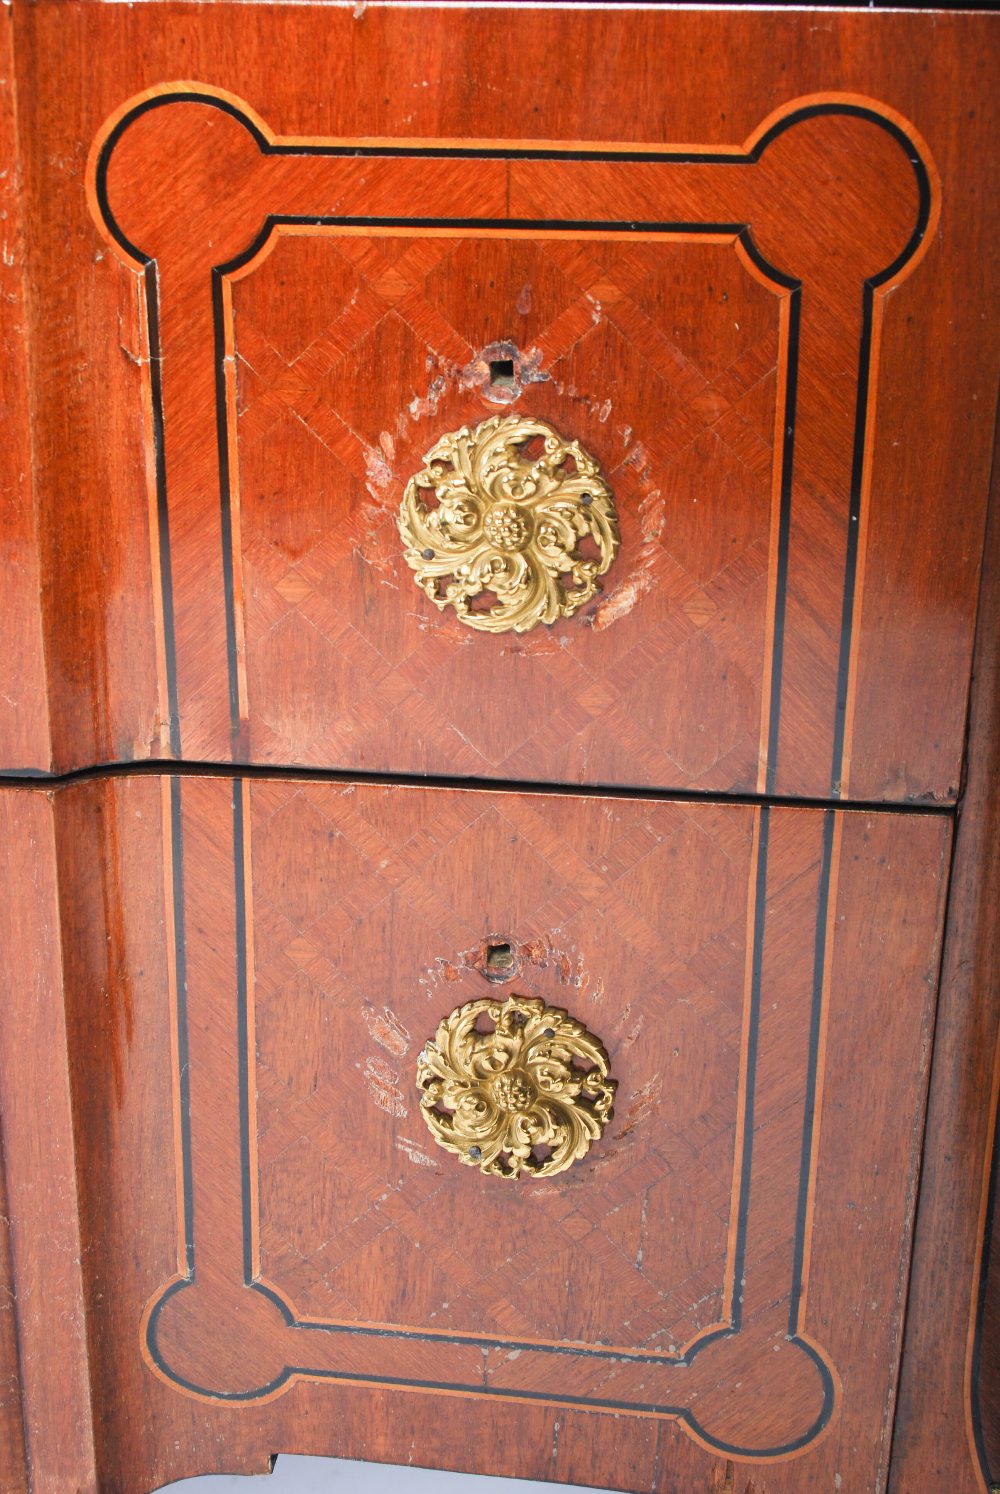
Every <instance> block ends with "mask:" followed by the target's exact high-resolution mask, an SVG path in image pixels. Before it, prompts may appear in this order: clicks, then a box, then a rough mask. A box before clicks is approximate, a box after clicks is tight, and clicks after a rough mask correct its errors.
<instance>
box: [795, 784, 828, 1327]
mask: <svg viewBox="0 0 1000 1494" xmlns="http://www.w3.org/2000/svg"><path fill="white" fill-rule="evenodd" d="M835 829H836V813H835V811H834V810H832V809H828V810H827V811H826V813H825V814H824V816H823V850H822V856H821V860H820V873H819V891H818V895H817V902H816V936H815V940H814V945H813V976H812V1002H811V1007H810V1014H809V1047H808V1057H807V1059H806V1094H805V1107H804V1113H803V1118H802V1153H801V1158H800V1162H799V1197H798V1204H797V1206H796V1210H795V1246H794V1250H793V1254H792V1291H791V1298H790V1300H789V1304H788V1331H789V1333H795V1332H796V1331H797V1329H798V1326H799V1307H800V1304H801V1301H802V1287H803V1269H804V1261H805V1250H806V1235H807V1233H808V1224H809V1220H808V1217H807V1215H808V1207H809V1189H810V1185H811V1180H812V1166H811V1163H812V1148H813V1137H814V1136H815V1133H816V1111H817V1099H818V1096H817V1093H816V1085H817V1078H818V1074H819V1058H820V1046H819V1044H820V1034H821V1032H822V1029H823V1002H824V996H825V992H824V989H823V979H824V973H825V970H826V949H827V939H828V937H829V935H828V926H829V913H830V881H831V878H832V875H833V844H834V832H835Z"/></svg>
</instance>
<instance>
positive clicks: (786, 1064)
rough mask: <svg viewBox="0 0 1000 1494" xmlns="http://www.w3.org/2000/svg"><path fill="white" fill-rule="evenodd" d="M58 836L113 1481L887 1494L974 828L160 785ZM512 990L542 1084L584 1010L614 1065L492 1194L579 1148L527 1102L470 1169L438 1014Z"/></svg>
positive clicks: (930, 819) (599, 804) (87, 806)
mask: <svg viewBox="0 0 1000 1494" xmlns="http://www.w3.org/2000/svg"><path fill="white" fill-rule="evenodd" d="M55 833H56V842H57V844H58V845H59V846H60V848H61V850H60V855H61V869H62V876H63V887H64V899H65V896H66V893H65V889H66V888H67V887H69V886H72V887H73V888H74V891H73V906H74V908H75V909H76V915H75V916H76V919H77V924H76V927H77V930H78V932H79V937H78V938H76V939H74V940H73V941H71V945H70V947H68V948H67V949H66V951H65V957H66V960H67V966H68V974H67V984H68V998H67V999H68V1010H69V1036H68V1041H69V1044H70V1055H71V1065H72V1066H73V1067H74V1069H75V1071H76V1072H77V1073H78V1074H80V1075H82V1077H83V1082H81V1083H80V1084H79V1085H78V1086H77V1089H76V1095H75V1104H76V1107H77V1114H76V1126H77V1130H78V1133H79V1134H80V1135H81V1136H83V1137H84V1138H87V1140H86V1143H85V1165H84V1166H83V1168H82V1169H81V1173H82V1184H81V1186H82V1188H83V1191H84V1198H83V1201H82V1210H81V1213H82V1218H83V1220H84V1226H85V1234H86V1238H85V1239H84V1241H83V1242H82V1243H83V1260H84V1271H85V1278H86V1285H87V1290H88V1292H89V1293H90V1299H89V1307H90V1311H91V1313H92V1315H93V1324H92V1335H91V1342H92V1351H91V1352H92V1356H93V1362H92V1364H91V1374H92V1375H93V1376H95V1377H96V1380H97V1382H98V1393H97V1403H98V1404H99V1405H100V1406H101V1407H102V1417H103V1419H104V1423H105V1433H106V1435H105V1439H104V1442H103V1456H104V1457H105V1458H106V1459H107V1460H108V1477H109V1480H110V1482H109V1483H108V1487H109V1488H118V1487H122V1488H124V1487H131V1488H133V1489H134V1488H135V1487H136V1486H137V1483H138V1482H139V1480H138V1478H137V1475H136V1470H137V1469H139V1468H141V1469H142V1470H143V1482H144V1486H145V1487H152V1486H153V1484H155V1483H156V1482H159V1481H163V1480H166V1479H168V1478H171V1477H179V1476H181V1475H182V1474H184V1473H188V1472H193V1471H195V1470H198V1471H206V1470H207V1469H210V1468H212V1467H215V1466H218V1467H220V1468H222V1467H227V1466H241V1464H242V1463H244V1462H246V1461H248V1460H249V1461H252V1460H253V1459H254V1458H255V1457H256V1458H257V1459H258V1460H259V1458H260V1457H261V1456H264V1455H266V1454H268V1453H271V1452H274V1451H280V1450H282V1449H289V1450H293V1451H307V1452H308V1451H315V1452H324V1453H335V1454H340V1455H346V1456H361V1457H376V1458H387V1459H394V1460H400V1461H406V1460H407V1458H412V1460H413V1461H416V1462H420V1463H428V1464H437V1465H440V1466H445V1467H461V1468H470V1469H474V1470H476V1471H481V1472H490V1471H498V1472H499V1471H502V1472H504V1473H508V1474H520V1475H522V1476H534V1477H547V1478H564V1479H572V1480H578V1481H581V1482H586V1483H596V1484H603V1485H608V1486H616V1487H627V1488H633V1489H650V1488H653V1487H654V1486H655V1487H656V1488H658V1489H672V1488H677V1489H684V1490H688V1489H700V1488H703V1487H709V1480H710V1479H711V1478H712V1477H713V1476H715V1472H716V1470H718V1469H720V1468H724V1467H725V1464H726V1462H727V1461H728V1460H730V1459H732V1460H735V1461H736V1462H737V1463H738V1462H740V1461H742V1460H744V1459H746V1460H751V1459H753V1460H762V1461H764V1462H765V1463H767V1464H768V1465H769V1466H768V1470H767V1489H768V1491H769V1494H771V1491H772V1490H773V1491H775V1494H782V1491H800V1490H801V1489H802V1488H803V1487H805V1486H806V1483H808V1486H809V1487H816V1488H833V1487H834V1479H835V1475H837V1474H839V1475H840V1479H841V1482H842V1486H843V1487H844V1488H845V1489H862V1488H865V1489H867V1488H873V1487H875V1486H876V1482H877V1479H878V1476H879V1472H880V1470H881V1468H882V1467H883V1464H884V1460H885V1457H886V1451H885V1446H884V1444H883V1440H882V1434H883V1422H884V1418H885V1416H886V1408H887V1406H889V1405H890V1404H891V1396H892V1392H893V1387H894V1382H895V1375H896V1369H897V1353H898V1344H899V1337H900V1327H901V1310H902V1301H903V1296H904V1288H905V1282H906V1272H907V1262H908V1248H909V1229H910V1211H911V1208H912V1202H913V1194H914V1184H915V1178H916V1172H917V1165H918V1148H919V1140H920V1135H921V1124H920V1122H921V1116H922V1107H923V1103H924V1093H925V1080H926V1064H927V1057H928V1038H929V1033H930V1026H931V1019H932V1011H933V998H934V988H935V975H936V965H937V955H938V943H939V933H940V920H941V908H942V897H943V888H944V880H945V871H946V857H947V852H948V841H949V824H948V822H947V821H946V819H944V818H943V817H941V816H939V815H933V814H931V815H927V816H922V815H916V814H907V815H899V814H892V813H883V814H869V813H864V812H861V811H848V812H834V811H822V810H816V809H792V808H780V809H770V810H768V809H762V808H753V807H748V806H741V805H736V804H727V805H720V804H715V803H710V802H699V803H675V802H665V801H660V802H652V801H646V800H637V799H629V798H593V797H588V796H585V795H557V794H529V793H520V794H519V793H494V792H492V791H489V790H486V789H470V790H461V791H459V790H455V791H449V790H444V789H424V788H418V787H398V786H395V787H382V786H378V787H375V786H365V785H360V784H357V785H344V784H341V783H330V782H305V781H294V782H286V781H274V780H269V781H261V780H258V781H253V782H247V781H240V780H232V779H222V778H198V777H186V778H184V779H173V780H163V781H160V780H155V779H151V778H148V777H146V778H138V779H132V780H128V779H124V780H118V781H116V782H107V783H104V784H94V785H80V786H76V787H73V788H71V789H68V790H66V791H64V792H62V793H61V794H60V795H58V796H57V798H56V802H55ZM95 866H99V867H100V869H101V877H100V879H95V878H94V877H93V868H94V867H95ZM102 884H103V885H102ZM91 889H93V890H91ZM88 900H92V904H93V905H92V907H91V906H89V903H88ZM109 948H110V950H111V955H110V956H109V954H108V950H109ZM109 960H110V961H111V964H110V965H109V963H108V962H109ZM109 969H110V970H111V971H112V972H113V974H112V977H111V979H110V980H109V977H108V971H109ZM95 983H98V984H95ZM101 986H103V987H104V988H105V989H106V990H107V992H108V995H107V1002H106V1003H105V1004H101V1003H96V1004H95V1001H94V991H95V989H100V988H101ZM515 997H516V998H522V1001H521V1010H522V1015H521V1018H519V1019H518V1020H519V1021H520V1030H518V1028H517V1022H516V1021H515V1025H514V1026H513V1027H511V1026H510V1025H509V1024H508V1027H507V1029H506V1030H507V1033H508V1036H509V1037H510V1043H513V1044H514V1045H515V1046H517V1045H518V1044H520V1045H521V1048H520V1049H519V1051H522V1050H523V1049H524V1047H525V1045H527V1047H528V1048H530V1047H531V1043H532V1042H535V1043H536V1051H535V1052H534V1058H535V1059H537V1060H538V1064H536V1066H535V1068H534V1069H533V1070H531V1069H530V1064H529V1070H530V1072H531V1073H533V1074H534V1076H535V1079H536V1080H538V1077H539V1075H540V1074H542V1072H543V1070H544V1068H545V1054H544V1053H543V1052H542V1051H541V1050H542V1049H543V1048H544V1046H545V1042H546V1041H549V1042H550V1047H551V1039H552V1033H553V1030H554V1029H553V1028H552V1027H551V1026H550V1025H548V1024H551V1023H553V1022H555V1021H557V1020H559V1021H561V1020H562V1019H561V1018H560V1017H559V1016H558V1014H559V1013H563V1012H565V1013H568V1015H569V1017H570V1018H572V1019H574V1020H575V1021H576V1022H577V1023H579V1024H582V1026H583V1027H585V1028H586V1029H587V1031H588V1033H589V1034H591V1035H592V1037H593V1039H595V1040H596V1047H595V1048H593V1049H588V1050H587V1051H588V1052H591V1053H592V1052H594V1051H598V1050H601V1051H603V1053H604V1054H606V1057H607V1062H608V1067H609V1069H610V1074H611V1076H612V1078H613V1080H614V1081H615V1082H616V1086H617V1087H616V1089H615V1091H614V1105H613V1115H612V1116H611V1118H610V1119H608V1120H607V1123H606V1125H605V1126H604V1128H603V1134H602V1135H600V1136H599V1137H597V1138H596V1139H594V1138H593V1137H591V1136H590V1135H588V1137H587V1142H590V1141H592V1145H590V1146H589V1149H588V1147H587V1145H586V1144H584V1145H583V1146H581V1147H580V1148H579V1149H580V1150H582V1151H585V1153H586V1154H585V1155H583V1156H581V1157H579V1158H578V1159H577V1160H575V1161H573V1162H572V1164H571V1165H569V1166H568V1167H567V1168H566V1169H565V1170H564V1171H561V1172H559V1173H558V1174H555V1175H552V1176H545V1175H539V1176H523V1175H522V1176H520V1177H516V1178H515V1177H507V1176H502V1175H500V1176H498V1175H495V1174H496V1172H500V1173H503V1172H504V1171H517V1169H518V1165H523V1167H524V1168H525V1169H529V1168H531V1167H539V1166H540V1164H541V1163H542V1162H544V1161H545V1160H546V1158H547V1156H548V1150H547V1149H546V1148H545V1147H544V1146H543V1147H541V1148H540V1149H539V1150H538V1151H537V1153H532V1154H531V1156H530V1157H525V1158H522V1159H521V1164H517V1163H516V1162H515V1161H514V1160H512V1153H511V1150H510V1144H509V1138H510V1136H512V1135H513V1134H514V1131H513V1130H511V1129H510V1127H512V1126H513V1124H514V1122H513V1120H512V1117H516V1114H517V1112H518V1108H519V1105H520V1107H521V1109H522V1110H524V1109H525V1108H528V1109H530V1104H529V1101H531V1099H532V1096H530V1095H527V1094H525V1093H523V1092H521V1091H519V1090H518V1088H517V1086H516V1085H514V1086H513V1087H512V1086H511V1085H507V1086H506V1088H503V1087H502V1086H501V1088H500V1089H499V1090H498V1089H497V1087H496V1085H494V1086H493V1088H492V1089H491V1090H490V1092H489V1095H488V1097H487V1100H486V1101H484V1102H482V1103H483V1104H486V1106H487V1108H488V1107H489V1106H490V1105H492V1106H493V1110H492V1111H490V1112H489V1114H488V1115H487V1116H486V1119H485V1121H484V1118H483V1110H482V1104H481V1105H480V1109H479V1111H478V1112H475V1106H474V1105H473V1112H475V1113H474V1114H473V1116H472V1119H473V1120H474V1121H475V1122H476V1123H477V1124H479V1125H480V1133H477V1136H478V1142H477V1137H476V1136H472V1135H471V1132H468V1133H463V1132H461V1128H460V1127H459V1128H458V1129H457V1132H456V1134H459V1135H460V1145H459V1152H460V1153H461V1154H456V1153H455V1152H453V1151H450V1150H447V1149H445V1148H444V1147H443V1146H440V1145H438V1144H437V1142H436V1140H435V1136H434V1134H432V1131H433V1129H434V1126H432V1124H429V1123H428V1116H427V1115H426V1114H425V1111H424V1108H422V1106H421V1103H420V1101H421V1091H420V1090H418V1088H417V1072H418V1070H417V1064H418V1060H419V1059H420V1057H421V1054H422V1053H426V1051H427V1050H426V1045H427V1043H428V1041H429V1040H432V1039H435V1035H436V1034H437V1032H438V1027H439V1024H440V1023H441V1022H442V1020H443V1019H445V1018H447V1017H448V1016H449V1014H450V1013H452V1012H453V1011H454V1010H455V1009H457V1008H459V1007H461V1006H462V1005H463V1004H465V1003H468V1002H474V1001H477V1002H484V1003H489V1002H492V1003H493V1007H492V1019H493V1021H494V1022H497V1023H498V1024H499V1026H500V1027H501V1028H503V1026H504V1022H505V1021H506V1015H505V1014H507V1015H509V1013H510V1012H512V1011H514V1010H515V1008H516V1007H517V1002H515V1003H514V1006H508V1005H507V1003H508V1002H510V1001H511V999H512V998H515ZM532 1002H538V1003H540V1004H544V1011H545V1012H546V1013H552V1012H555V1013H556V1014H557V1015H556V1017H553V1016H551V1015H549V1016H546V1019H545V1021H546V1027H545V1033H547V1034H548V1037H547V1038H546V1036H545V1033H543V1034H542V1035H541V1036H539V1034H538V1031H537V1030H536V1028H535V1027H532V1025H531V1021H529V1020H528V1018H526V1017H525V1016H524V1013H525V1012H527V1013H528V1016H529V1017H530V1015H531V1013H533V1012H534V1011H535V1010H536V1008H535V1007H532V1006H531V1003H532ZM542 1009H543V1008H542V1006H541V1005H540V1006H539V1007H538V1008H537V1010H542ZM498 1014H499V1015H498ZM532 1020H533V1019H532ZM526 1024H527V1025H526ZM479 1026H480V1029H484V1028H485V1029H487V1031H486V1032H485V1033H484V1032H482V1031H481V1032H480V1038H482V1037H483V1036H488V1029H489V1028H490V1027H491V1026H492V1022H491V1020H490V1016H489V1011H488V1009H487V1010H486V1016H485V1018H481V1019H480V1023H479ZM566 1030H568V1029H566ZM562 1033H563V1028H561V1027H560V1029H559V1036H560V1038H561V1035H562ZM493 1036H494V1038H496V1034H494V1035H493ZM467 1037H468V1035H467ZM476 1041H477V1039H476V1038H475V1037H468V1041H467V1043H466V1049H465V1050H463V1049H462V1047H461V1044H460V1043H458V1042H457V1041H456V1045H455V1048H454V1050H453V1051H451V1050H447V1049H446V1046H445V1045H444V1042H443V1039H442V1038H441V1037H440V1036H439V1037H438V1039H437V1046H438V1059H439V1066H440V1065H444V1066H445V1067H447V1065H448V1064H451V1065H452V1067H453V1069H454V1070H455V1071H456V1072H458V1077H459V1079H461V1078H462V1077H463V1073H464V1077H465V1078H466V1079H467V1078H468V1073H467V1072H465V1071H463V1069H462V1065H463V1062H464V1059H463V1052H465V1055H466V1057H467V1050H468V1047H469V1044H470V1043H471V1044H472V1045H473V1046H474V1045H475V1042H476ZM500 1046H501V1048H502V1044H501V1045H500ZM491 1051H493V1052H494V1053H495V1052H496V1051H497V1049H496V1048H494V1049H493V1050H491ZM504 1051H505V1052H507V1053H508V1056H509V1051H511V1050H510V1044H508V1048H507V1049H506V1050H504ZM539 1054H541V1057H540V1058H539ZM550 1057H551V1053H550ZM503 1061H504V1060H503V1059H493V1060H489V1062H493V1063H494V1064H497V1065H498V1064H500V1063H501V1062H503ZM425 1062H426V1060H425ZM580 1062H582V1063H583V1066H584V1068H589V1067H590V1066H591V1061H589V1060H587V1058H586V1056H584V1058H583V1059H582V1060H581V1059H579V1058H578V1060H577V1063H578V1064H579V1063H580ZM539 1064H540V1065H541V1066H540V1067H539ZM480 1078H482V1074H480ZM490 1082H491V1083H492V1080H491V1081H490ZM539 1083H543V1084H544V1081H543V1080H539ZM571 1087H572V1086H571ZM487 1088H489V1086H488V1085H487ZM529 1089H530V1084H529ZM522 1090H523V1086H522ZM455 1092H456V1091H454V1089H453V1090H452V1091H451V1092H450V1093H451V1094H452V1095H454V1093H455ZM482 1092H483V1091H482V1086H481V1087H480V1092H479V1093H480V1099H481V1097H482ZM608 1095H610V1091H608ZM533 1099H534V1101H538V1100H539V1095H538V1094H537V1093H536V1094H534V1096H533ZM585 1099H586V1096H585V1095H584V1100H585ZM431 1103H432V1102H430V1101H429V1102H428V1107H429V1106H430V1104H431ZM453 1103H454V1102H453ZM470 1103H471V1102H470ZM583 1108H585V1109H587V1108H588V1107H587V1106H586V1105H584V1107H583ZM569 1109H570V1110H572V1104H571V1103H570V1104H569ZM593 1110H594V1107H593V1105H591V1106H590V1107H589V1112H588V1113H590V1114H591V1115H593ZM550 1112H553V1113H555V1112H558V1105H555V1106H554V1107H553V1106H550ZM560 1114H561V1113H557V1114H556V1126H555V1131H556V1132H557V1133H559V1126H560V1124H561V1123H562V1121H565V1124H566V1125H568V1126H570V1127H572V1124H573V1122H572V1121H571V1120H570V1121H566V1120H565V1116H562V1121H561V1120H560ZM442 1115H443V1116H444V1119H443V1120H442ZM456 1115H457V1112H456ZM602 1119H603V1117H602ZM430 1121H431V1122H434V1123H436V1129H437V1130H438V1131H441V1130H442V1129H447V1127H448V1125H449V1124H451V1125H453V1127H457V1120H456V1116H455V1115H452V1114H451V1112H450V1111H449V1110H448V1109H447V1107H446V1106H444V1107H443V1106H441V1105H439V1107H438V1110H437V1111H436V1112H435V1114H433V1115H431V1116H430ZM505 1126H506V1127H508V1129H507V1130H506V1131H503V1128H504V1127H505ZM484 1127H485V1129H484ZM491 1127H492V1128H493V1129H492V1130H491ZM498 1127H499V1128H500V1130H501V1131H503V1134H504V1135H505V1136H506V1137H507V1138H508V1140H507V1141H505V1142H504V1146H503V1148H501V1151H500V1152H499V1154H497V1165H496V1167H495V1169H494V1174H492V1175H491V1174H490V1173H489V1172H486V1171H484V1170H483V1166H484V1165H485V1163H486V1161H487V1160H488V1157H487V1156H486V1153H490V1155H493V1154H494V1153H493V1152H490V1148H491V1147H493V1146H494V1140H495V1135H494V1133H496V1132H497V1128H498ZM593 1129H595V1130H600V1129H601V1127H600V1126H596V1127H594V1128H593ZM487 1133H489V1134H487ZM497 1134H499V1133H497ZM518 1134H520V1133H518ZM560 1134H562V1133H560ZM462 1135H464V1140H461V1136H462ZM484 1137H485V1138H486V1139H485V1140H484V1139H483V1138H484ZM491 1138H493V1139H491ZM551 1140H552V1138H551V1137H550V1141H551ZM479 1143H481V1144H479ZM553 1145H556V1143H553ZM473 1147H477V1151H475V1152H474V1151H472V1148H473ZM463 1149H464V1150H463ZM556 1149H558V1146H557V1145H556ZM494 1152H495V1147H494ZM463 1164H464V1165H463ZM545 1170H546V1169H545V1168H544V1167H542V1168H541V1171H542V1172H543V1173H544V1172H545ZM101 1387H103V1391H102V1389H101ZM146 1474H149V1475H150V1478H149V1479H148V1480H147V1479H146V1477H145V1475H146ZM837 1486H838V1487H840V1486H841V1483H838V1485H837Z"/></svg>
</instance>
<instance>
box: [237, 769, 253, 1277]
mask: <svg viewBox="0 0 1000 1494" xmlns="http://www.w3.org/2000/svg"><path fill="white" fill-rule="evenodd" d="M244 814H245V807H244V799H243V781H242V779H240V778H234V779H233V882H234V888H235V894H236V1040H237V1045H238V1048H237V1085H238V1089H239V1112H240V1202H241V1209H242V1216H243V1284H244V1286H249V1285H250V1284H251V1282H252V1281H253V1274H254V1273H253V1259H254V1251H253V1216H252V1209H251V1200H252V1197H253V1193H252V1189H253V1180H252V1178H251V1174H250V1064H251V1059H252V1055H251V1053H250V1027H249V1001H250V992H249V990H248V988H247V967H248V963H249V959H250V951H249V949H248V947H247V903H246V898H247V888H246V871H245V861H244V853H245V841H244V831H243V827H244ZM248 828H249V827H248Z"/></svg>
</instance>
